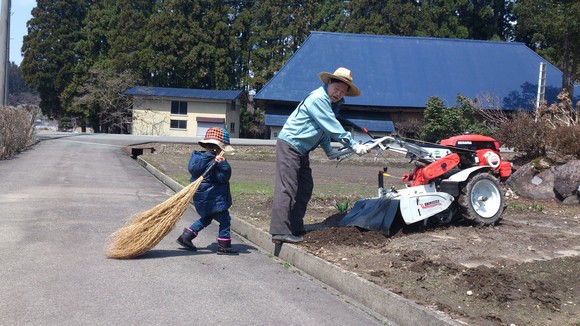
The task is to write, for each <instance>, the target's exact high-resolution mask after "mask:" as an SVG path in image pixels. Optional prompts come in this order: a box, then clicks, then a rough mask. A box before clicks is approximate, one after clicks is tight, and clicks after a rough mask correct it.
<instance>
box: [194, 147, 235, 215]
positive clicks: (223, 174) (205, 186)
mask: <svg viewBox="0 0 580 326" xmlns="http://www.w3.org/2000/svg"><path fill="white" fill-rule="evenodd" d="M215 157H216V155H215V153H211V152H199V151H193V153H191V158H190V159H189V164H188V170H189V173H190V174H191V178H190V181H191V182H193V181H195V180H197V178H199V177H200V176H201V175H202V174H203V173H204V172H205V170H206V169H207V168H208V167H209V166H210V165H211V164H212V162H213V161H214V160H215ZM231 176H232V168H231V167H230V164H229V163H228V161H223V162H221V163H216V165H215V166H214V167H213V169H212V170H211V172H210V173H209V174H208V176H207V177H206V178H204V179H203V182H202V183H201V185H200V186H199V188H197V191H196V193H195V195H194V196H193V204H194V206H195V209H196V211H197V213H198V214H199V215H200V216H208V215H212V214H215V213H219V212H223V211H225V210H227V209H229V208H230V207H231V206H232V195H231V193H230V177H231Z"/></svg>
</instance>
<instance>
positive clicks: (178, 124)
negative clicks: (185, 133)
mask: <svg viewBox="0 0 580 326" xmlns="http://www.w3.org/2000/svg"><path fill="white" fill-rule="evenodd" d="M169 127H170V128H171V129H183V130H186V129H187V120H171V122H170V124H169Z"/></svg>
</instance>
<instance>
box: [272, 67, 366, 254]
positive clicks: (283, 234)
mask: <svg viewBox="0 0 580 326" xmlns="http://www.w3.org/2000/svg"><path fill="white" fill-rule="evenodd" d="M318 77H319V78H320V80H321V81H322V82H323V83H324V85H323V86H321V87H320V88H318V89H316V90H314V91H313V92H312V93H310V94H309V95H308V97H306V98H305V99H304V100H303V101H302V102H300V104H298V106H297V107H296V109H295V110H294V111H293V112H292V114H291V115H290V116H289V117H288V120H287V121H286V123H285V124H284V127H283V128H282V130H281V131H280V133H279V134H278V140H277V142H276V181H275V188H274V202H273V204H272V219H271V221H270V233H271V234H272V241H273V242H276V243H280V242H292V243H296V242H300V241H302V240H303V238H302V234H303V233H304V215H305V214H306V207H307V205H308V202H309V201H310V198H311V196H312V189H313V188H314V183H313V180H312V170H311V169H310V161H309V157H308V155H309V153H310V152H311V151H313V150H314V149H315V148H316V147H318V146H321V147H322V148H323V149H324V152H325V153H326V155H330V154H332V153H333V149H332V147H331V145H330V142H331V140H334V141H338V142H340V143H342V144H343V145H344V146H347V147H350V148H351V149H352V150H353V151H354V152H356V153H357V154H358V155H363V154H366V153H367V152H368V149H367V148H366V146H365V145H363V144H359V143H357V142H356V141H355V140H354V139H353V138H352V136H351V134H350V133H349V132H347V131H346V130H344V128H343V127H342V125H341V124H340V122H338V120H337V119H336V115H335V112H336V111H337V110H338V108H339V107H340V105H341V104H342V103H344V100H343V97H344V96H359V95H360V90H359V88H358V87H356V85H355V84H354V83H353V82H352V73H351V72H350V70H348V69H346V68H343V67H341V68H338V69H336V71H335V72H334V73H332V74H331V73H328V72H321V73H319V74H318Z"/></svg>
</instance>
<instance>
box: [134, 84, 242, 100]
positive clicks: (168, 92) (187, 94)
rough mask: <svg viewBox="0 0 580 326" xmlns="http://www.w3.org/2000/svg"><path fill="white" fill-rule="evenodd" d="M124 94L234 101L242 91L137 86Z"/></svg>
mask: <svg viewBox="0 0 580 326" xmlns="http://www.w3.org/2000/svg"><path fill="white" fill-rule="evenodd" d="M123 94H127V95H140V96H161V97H182V98H197V99H212V100H230V101H233V100H235V99H237V98H238V97H239V96H240V95H242V91H239V90H238V91H235V90H231V91H229V90H210V89H191V88H170V87H149V86H135V87H133V88H131V89H129V90H127V91H125V92H124V93H123Z"/></svg>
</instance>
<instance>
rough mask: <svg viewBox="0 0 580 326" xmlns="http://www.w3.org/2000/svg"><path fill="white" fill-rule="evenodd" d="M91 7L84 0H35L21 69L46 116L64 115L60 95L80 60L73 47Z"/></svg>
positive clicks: (23, 49)
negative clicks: (35, 91) (37, 95)
mask: <svg viewBox="0 0 580 326" xmlns="http://www.w3.org/2000/svg"><path fill="white" fill-rule="evenodd" d="M90 4H91V1H86V0H61V1H52V0H37V6H36V7H35V8H34V9H33V10H32V19H31V20H29V21H28V24H27V26H28V35H26V36H25V37H24V43H23V45H22V52H23V53H24V58H23V60H22V64H21V70H22V74H23V76H24V80H25V81H26V83H27V85H28V86H30V87H32V88H34V89H36V90H37V91H38V93H39V95H40V98H41V102H40V107H41V109H42V112H43V113H44V114H45V115H48V116H55V117H61V116H62V115H63V114H64V112H63V106H62V103H61V99H60V95H61V92H62V91H63V90H64V89H65V88H66V87H67V86H68V84H69V83H70V81H71V80H72V78H73V70H74V67H75V65H76V63H77V62H78V61H79V60H81V59H82V58H81V57H80V56H79V53H78V52H77V51H76V44H77V42H78V41H79V40H80V39H81V38H82V33H81V30H82V21H83V19H84V17H85V15H86V9H87V8H88V7H89V5H90Z"/></svg>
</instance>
